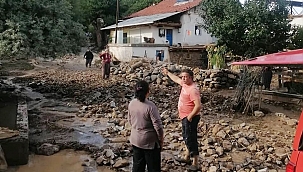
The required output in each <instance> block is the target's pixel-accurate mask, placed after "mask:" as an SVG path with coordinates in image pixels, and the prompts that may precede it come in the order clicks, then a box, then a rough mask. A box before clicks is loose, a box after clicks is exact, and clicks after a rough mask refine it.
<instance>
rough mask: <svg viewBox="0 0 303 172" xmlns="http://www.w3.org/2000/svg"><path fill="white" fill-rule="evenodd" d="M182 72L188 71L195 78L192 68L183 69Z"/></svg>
mask: <svg viewBox="0 0 303 172" xmlns="http://www.w3.org/2000/svg"><path fill="white" fill-rule="evenodd" d="M181 73H188V75H189V76H191V77H192V78H194V72H193V71H192V70H190V69H182V71H181Z"/></svg>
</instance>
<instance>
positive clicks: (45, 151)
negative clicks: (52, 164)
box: [37, 143, 60, 156]
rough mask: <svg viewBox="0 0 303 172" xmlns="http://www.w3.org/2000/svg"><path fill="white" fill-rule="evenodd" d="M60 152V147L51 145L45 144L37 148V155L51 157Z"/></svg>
mask: <svg viewBox="0 0 303 172" xmlns="http://www.w3.org/2000/svg"><path fill="white" fill-rule="evenodd" d="M59 151H60V147H59V146H58V145H52V144H50V143H43V144H42V145H41V146H39V147H38V148H37V154H39V155H46V156H50V155H53V154H55V153H57V152H59Z"/></svg>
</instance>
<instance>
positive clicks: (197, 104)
mask: <svg viewBox="0 0 303 172" xmlns="http://www.w3.org/2000/svg"><path fill="white" fill-rule="evenodd" d="M194 104H195V107H194V109H193V110H192V111H191V113H190V114H189V115H188V116H187V120H188V121H189V122H191V121H192V119H193V117H194V116H195V115H197V114H198V113H199V112H200V110H201V108H202V106H201V100H200V99H196V100H194Z"/></svg>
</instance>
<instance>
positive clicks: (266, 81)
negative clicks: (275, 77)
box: [262, 67, 272, 90]
mask: <svg viewBox="0 0 303 172" xmlns="http://www.w3.org/2000/svg"><path fill="white" fill-rule="evenodd" d="M271 80H272V70H271V67H265V68H264V70H263V73H262V83H263V85H264V88H265V90H270V84H271Z"/></svg>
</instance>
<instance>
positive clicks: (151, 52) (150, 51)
mask: <svg viewBox="0 0 303 172" xmlns="http://www.w3.org/2000/svg"><path fill="white" fill-rule="evenodd" d="M156 50H163V51H164V60H166V59H169V52H168V47H133V56H138V57H144V55H145V51H146V55H147V58H149V59H153V60H156Z"/></svg>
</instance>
